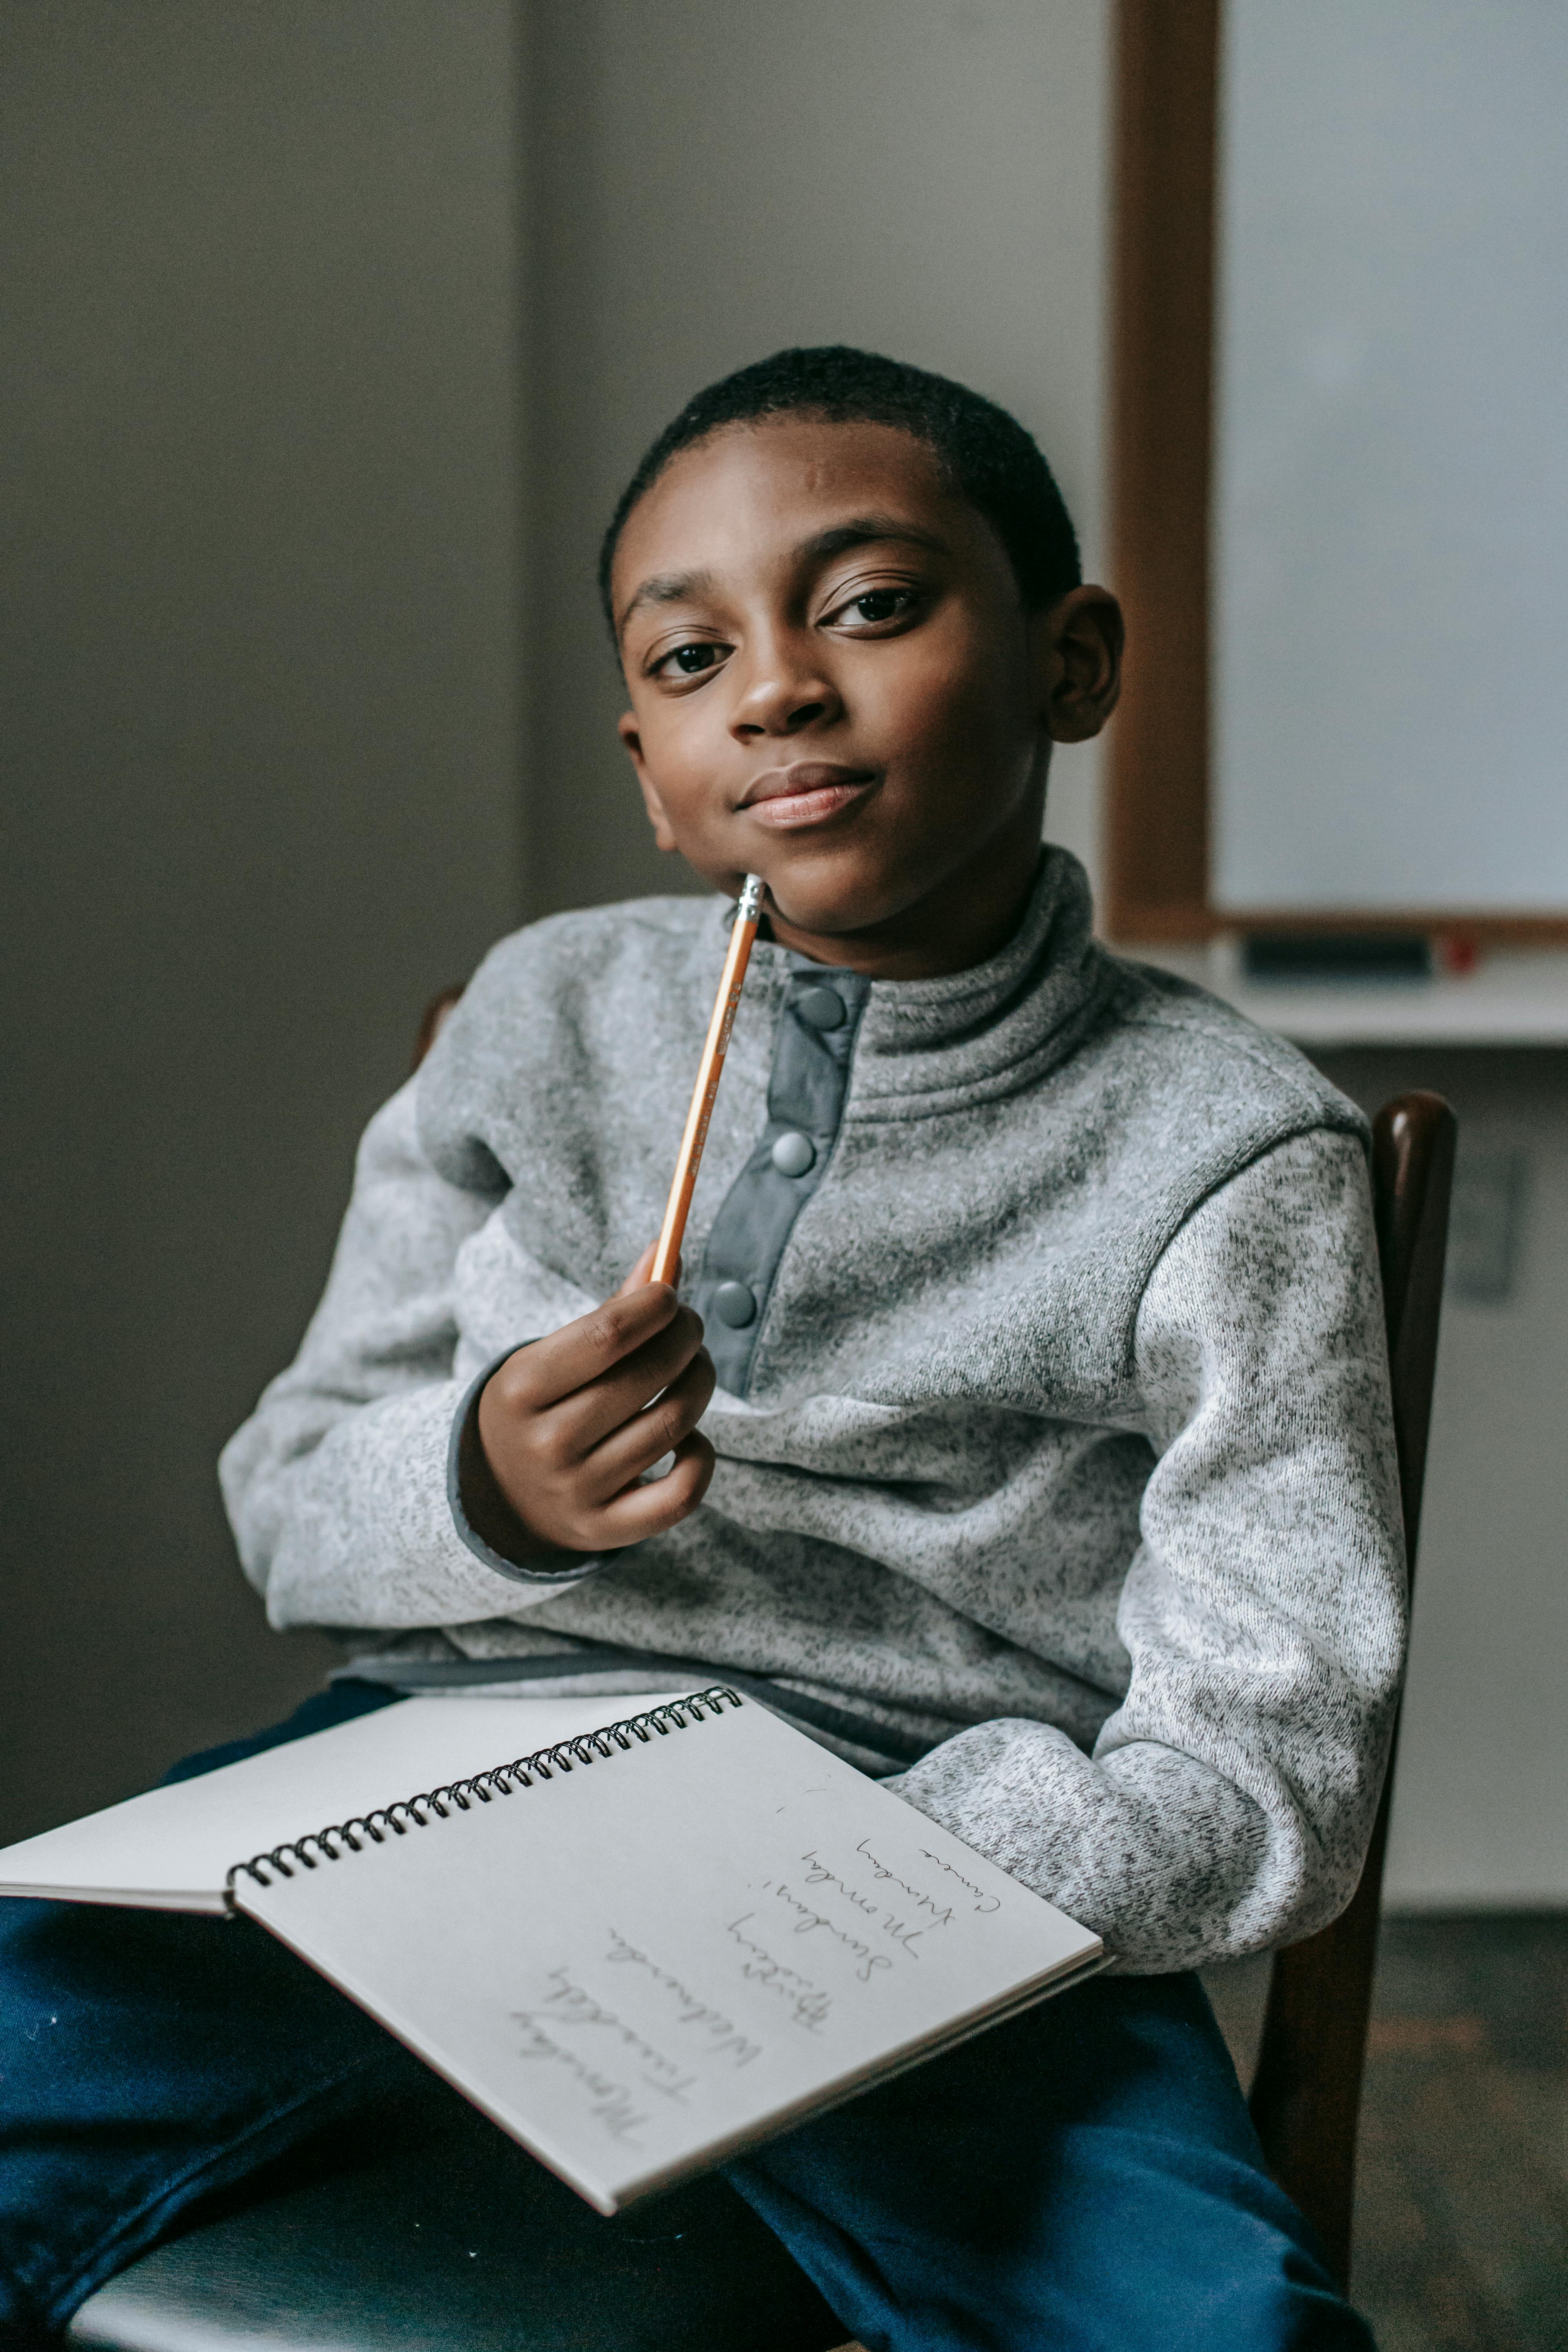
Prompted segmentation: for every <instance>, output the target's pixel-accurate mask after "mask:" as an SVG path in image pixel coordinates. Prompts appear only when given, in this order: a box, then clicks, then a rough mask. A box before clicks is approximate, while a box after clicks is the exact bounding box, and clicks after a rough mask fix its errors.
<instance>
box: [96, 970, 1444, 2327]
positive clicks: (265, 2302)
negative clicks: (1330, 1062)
mask: <svg viewBox="0 0 1568 2352" xmlns="http://www.w3.org/2000/svg"><path fill="white" fill-rule="evenodd" d="M459 993H460V992H459V991H458V990H456V989H452V990H448V991H447V992H446V993H445V994H444V995H443V996H441V997H438V998H437V999H436V1000H435V1001H434V1002H433V1003H432V1004H431V1005H430V1007H429V1008H428V1010H427V1012H426V1016H425V1021H424V1024H423V1025H422V1027H421V1030H420V1034H419V1040H418V1044H417V1046H416V1053H415V1064H416V1066H417V1065H418V1063H419V1061H420V1060H421V1059H422V1058H423V1056H424V1055H425V1054H426V1052H427V1051H428V1049H429V1047H430V1045H431V1044H432V1043H433V1042H434V1040H435V1037H436V1034H437V1031H438V1030H439V1028H440V1025H441V1023H442V1022H443V1021H444V1020H445V1018H446V1016H447V1013H449V1012H450V1010H451V1008H452V1006H453V1005H454V1004H455V1003H457V1000H458V994H459ZM1455 1134H1456V1122H1455V1118H1454V1114H1453V1112H1452V1111H1451V1110H1450V1109H1449V1108H1448V1106H1447V1103H1446V1102H1444V1101H1443V1099H1442V1097H1440V1096H1437V1095H1431V1094H1409V1095H1402V1096H1400V1097H1399V1098H1398V1099H1397V1100H1396V1101H1394V1102H1391V1103H1389V1104H1388V1105H1386V1107H1385V1108H1384V1109H1383V1110H1382V1111H1381V1112H1380V1113H1379V1114H1378V1118H1377V1120H1376V1124H1375V1126H1374V1129H1373V1196H1374V1202H1375V1207H1376V1216H1377V1242H1378V1256H1379V1260H1380V1263H1381V1265H1382V1270H1383V1285H1384V1308H1385V1313H1386V1318H1387V1327H1388V1352H1389V1362H1390V1366H1391V1369H1392V1372H1393V1384H1394V1431H1395V1435H1396V1438H1397V1442H1398V1448H1399V1477H1400V1493H1401V1498H1402V1501H1403V1504H1404V1511H1405V1543H1406V1548H1407V1551H1408V1554H1409V1558H1410V1561H1411V1565H1412V1568H1414V1564H1415V1538H1416V1531H1417V1527H1418V1524H1419V1520H1420V1514H1421V1486H1422V1476H1423V1472H1424V1470H1425V1467H1426V1434H1427V1425H1428V1422H1429V1419H1430V1413H1431V1403H1432V1381H1433V1374H1434V1370H1435V1368H1436V1352H1437V1320H1438V1312H1439V1308H1440V1306H1441V1302H1442V1287H1443V1256H1444V1248H1445V1244H1446V1240H1447V1214H1448V1191H1449V1182H1450V1179H1451V1176H1452V1172H1453V1160H1454V1139H1455ZM1392 1781H1393V1760H1392V1757H1391V1759H1390V1764H1389V1771H1388V1777H1387V1780H1385V1783H1384V1793H1383V1801H1382V1804H1381V1806H1380V1809H1379V1811H1378V1815H1377V1826H1376V1829H1375V1831H1374V1832H1373V1843H1372V1847H1371V1851H1370V1853H1369V1854H1368V1857H1367V1862H1366V1866H1365V1869H1364V1871H1363V1874H1362V1880H1361V1885H1360V1886H1359V1888H1358V1889H1357V1892H1356V1895H1355V1896H1354V1898H1353V1900H1352V1903H1351V1905H1350V1907H1349V1909H1348V1910H1346V1911H1345V1912H1344V1913H1343V1914H1342V1916H1341V1917H1340V1918H1338V1919H1337V1920H1335V1921H1334V1923H1333V1925H1332V1926H1331V1927H1326V1928H1324V1929H1323V1930H1322V1931H1321V1934H1319V1935H1316V1936H1313V1937H1309V1938H1308V1940H1307V1941H1306V1942H1305V1943H1301V1944H1296V1945H1292V1946H1290V1947H1289V1948H1287V1949H1286V1950H1284V1951H1281V1952H1280V1953H1279V1954H1278V1955H1277V1957H1276V1959H1275V1962H1274V1969H1273V1977H1272V1982H1271V1987H1270V1991H1269V1998H1268V2015H1267V2019H1266V2021H1265V2025H1264V2033H1263V2043H1262V2052H1261V2055H1260V2058H1259V2061H1258V2073H1257V2079H1256V2081H1255V2083H1254V2084H1253V2090H1252V2103H1251V2104H1252V2113H1253V2118H1254V2121H1255V2122H1256V2124H1257V2126H1258V2134H1259V2137H1261V2139H1262V2142H1263V2146H1264V2149H1265V2152H1266V2154H1267V2156H1268V2162H1269V2165H1270V2167H1271V2168H1272V2169H1273V2171H1274V2173H1275V2174H1276V2176H1277V2178H1278V2179H1279V2180H1280V2181H1281V2182H1282V2183H1283V2185H1284V2186H1285V2188H1286V2189H1289V2192H1290V2194H1291V2195H1292V2196H1293V2197H1294V2198H1295V2200H1296V2201H1297V2203H1298V2204H1299V2205H1300V2207H1301V2209H1302V2210H1303V2211H1304V2212H1305V2213H1306V2214H1307V2215H1308V2217H1309V2218H1310V2220H1311V2221H1312V2222H1313V2223H1314V2224H1315V2225H1316V2227H1317V2230H1318V2232H1319V2235H1320V2236H1321V2239H1322V2241H1323V2244H1324V2246H1325V2249H1326V2250H1327V2252H1328V2254H1329V2257H1330V2260H1331V2263H1333V2265H1334V2267H1335V2269H1336V2271H1337V2273H1338V2274H1339V2276H1340V2278H1341V2280H1342V2281H1343V2280H1344V2278H1345V2277H1346V2275H1347V2273H1348V2270H1349V2262H1350V2228H1351V2206H1352V2190H1353V2179H1354V2166H1355V2137H1356V2118H1357V2112H1358V2108H1359V2105H1360V2098H1361V2080H1362V2070H1363V2060H1364V2055H1365V2048H1366V2027H1367V2018H1368V2013H1369V2011H1370V2007H1371V2001H1372V1978H1373V1962H1374V1959H1375V1957H1376V1947H1377V1915H1378V1897H1379V1893H1380V1890H1381V1887H1382V1883H1383V1855H1384V1841H1385V1838H1386V1834H1387V1827H1388V1807H1389V1794H1390V1789H1391V1786H1392ZM336 2154H337V2156H338V2157H339V2158H342V2157H343V2156H345V2155H352V2158H353V2160H352V2161H351V2162H349V2163H347V2164H346V2165H345V2166H343V2168H333V2166H332V2165H331V2164H318V2165H317V2167H316V2168H314V2170H313V2172H312V2173H311V2174H310V2177H306V2178H303V2179H301V2178H300V2168H298V2167H297V2166H296V2167H294V2168H290V2169H289V2173H288V2177H287V2179H286V2180H285V2182H284V2184H283V2185H281V2186H280V2187H279V2189H278V2190H277V2192H276V2193H275V2194H273V2195H272V2196H270V2197H268V2198H265V2199H263V2200H259V2201H251V2200H244V2201H242V2202H241V2203H240V2205H239V2206H238V2208H237V2210H229V2211H226V2212H218V2213H216V2214H215V2215H214V2216H213V2217H212V2218H209V2219H207V2220H205V2221H203V2222H202V2223H200V2224H199V2225H198V2226H196V2227H195V2228H193V2229H191V2230H189V2231H187V2232H186V2233H185V2234H184V2236H183V2237H180V2238H176V2239H174V2241H173V2242H171V2243H170V2244H168V2245H166V2246H162V2247H159V2248H158V2249H157V2250H156V2251H155V2252H153V2253H151V2254H149V2255H147V2256H145V2257H144V2258H143V2260H142V2261H141V2262H139V2263H135V2264H134V2265H133V2266H132V2268H131V2269H130V2270H129V2271H126V2272H125V2273H122V2274H121V2277H119V2278H118V2279H115V2280H113V2281H111V2282H110V2284H109V2285H108V2286H106V2287H105V2288H103V2289H102V2290H101V2291H100V2293H99V2294H96V2295H94V2296H92V2297H91V2298H90V2300H89V2302H88V2303H86V2304H85V2305H83V2306H82V2308H81V2310H80V2311H79V2313H78V2315H77V2318H76V2320H75V2322H74V2324H73V2326H72V2327H71V2330H70V2335H71V2340H72V2341H73V2342H74V2343H77V2344H79V2345H96V2346H99V2347H103V2352H247V2347H252V2346H254V2345H255V2344H256V2343H257V2342H258V2341H265V2342H267V2343H268V2344H269V2345H272V2346H273V2347H275V2348H276V2352H328V2348H329V2347H330V2352H395V2347H408V2352H412V2348H413V2347H420V2352H426V2347H428V2352H436V2347H440V2352H535V2347H537V2352H546V2347H548V2352H688V2347H689V2346H690V2345H692V2344H694V2343H700V2344H702V2345H704V2346H706V2347H709V2352H829V2347H833V2346H837V2345H841V2344H842V2342H843V2336H844V2328H843V2323H842V2322H841V2321H839V2320H837V2319H836V2318H835V2316H834V2315H833V2313H832V2312H831V2311H830V2310H829V2308H828V2306H827V2305H826V2303H825V2302H824V2301H823V2300H822V2297H821V2296H820V2295H819V2294H817V2292H816V2288H815V2287H814V2286H813V2285H812V2284H811V2282H810V2281H809V2280H808V2279H807V2278H806V2276H805V2273H804V2272H802V2271H801V2270H800V2269H799V2268H798V2267H797V2266H796V2264H795V2263H794V2262H793V2261H792V2260H791V2258H790V2257H789V2255H788V2254H786V2253H785V2252H784V2248H783V2247H782V2246H781V2245H780V2244H779V2242H778V2241H777V2240H776V2239H775V2238H774V2237H773V2235H772V2233H771V2231H768V2230H766V2229H765V2228H764V2227H763V2224H762V2223H761V2222H760V2221H757V2219H756V2218H755V2216H754V2215H753V2214H752V2212H751V2210H750V2209H749V2208H748V2207H747V2206H745V2205H744V2204H743V2203H742V2200H741V2199H740V2198H739V2197H738V2196H737V2195H736V2194H735V2192H734V2191H733V2190H732V2189H730V2188H729V2187H728V2185H727V2184H726V2183H725V2182H724V2181H722V2180H721V2179H709V2180H705V2181H700V2182H699V2183H697V2184H696V2186H695V2187H694V2188H691V2189H685V2190H682V2191H680V2192H679V2193H678V2194H677V2195H676V2196H674V2197H671V2198H668V2199H662V2200H655V2201H654V2202H653V2203H652V2204H651V2205H650V2206H648V2207H647V2208H646V2209H639V2208H634V2209H633V2210H632V2212H630V2213H629V2214H626V2215H624V2216H622V2217H621V2218H620V2219H618V2220H617V2221H611V2222H606V2221H601V2220H599V2219H598V2217H597V2216H596V2215H594V2214H592V2213H590V2212H589V2211H588V2210H587V2208H586V2207H585V2206H583V2205H582V2204H580V2203H579V2201H578V2200H577V2199H576V2198H574V2196H573V2195H572V2193H571V2191H570V2190H569V2189H563V2188H562V2187H561V2185H560V2184H559V2183H558V2182H556V2181H554V2180H553V2179H551V2177H550V2176H549V2175H548V2174H546V2173H545V2172H543V2171H542V2168H540V2167H539V2166H538V2165H536V2164H534V2163H533V2162H532V2161H531V2158H527V2157H525V2156H524V2155H523V2154H522V2152H521V2150H520V2149H518V2148H516V2147H513V2146H512V2144H511V2142H510V2140H506V2139H504V2138H502V2137H501V2136H500V2135H499V2134H498V2133H497V2132H496V2131H495V2129H494V2127H493V2126H491V2125H489V2123H487V2122H486V2121H485V2120H484V2119H483V2118H482V2117H481V2116H479V2115H478V2114H477V2113H475V2112H473V2111H472V2110H470V2109H468V2108H467V2107H466V2106H465V2105H463V2104H462V2103H461V2102H458V2101H455V2100H454V2099H453V2098H452V2097H451V2096H450V2095H449V2094H447V2093H446V2092H444V2091H443V2090H441V2089H440V2087H439V2086H438V2085H436V2084H434V2083H432V2085H431V2089H430V2093H429V2095H428V2099H427V2102H426V2108H425V2109H424V2110H422V2111H417V2112H412V2113H411V2114H410V2115H409V2116H407V2117H405V2118H404V2119H403V2120H402V2125H401V2129H400V2130H399V2131H397V2132H389V2133H388V2136H387V2142H386V2144H385V2145H384V2146H383V2147H380V2148H378V2149H376V2150H374V2151H373V2150H366V2149H364V2148H363V2147H352V2146H351V2147H349V2148H344V2147H339V2148H338V2150H337V2151H336ZM543 2247H548V2248H549V2250H550V2264H549V2266H548V2267H545V2266H544V2265H543V2264H542V2262H541V2260H540V2257H539V2254H538V2253H537V2252H535V2251H534V2250H535V2249H539V2248H543ZM847 2352H857V2347H847Z"/></svg>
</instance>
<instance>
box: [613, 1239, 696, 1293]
mask: <svg viewBox="0 0 1568 2352" xmlns="http://www.w3.org/2000/svg"><path fill="white" fill-rule="evenodd" d="M657 1249H658V1243H657V1242H649V1244H648V1245H647V1249H645V1250H644V1252H643V1254H642V1255H641V1257H639V1258H638V1260H637V1264H636V1265H634V1266H633V1268H632V1270H631V1272H630V1274H628V1275H627V1276H626V1280H625V1282H623V1283H622V1285H621V1286H620V1288H619V1289H618V1290H617V1291H616V1297H617V1298H624V1297H626V1293H627V1291H628V1290H640V1289H641V1288H642V1286H643V1285H644V1283H645V1282H647V1280H648V1279H649V1277H650V1276H651V1275H652V1273H653V1259H654V1252H655V1251H656V1250H657ZM675 1278H676V1280H677V1282H679V1280H680V1266H679V1264H678V1265H677V1266H676V1269H675Z"/></svg>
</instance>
